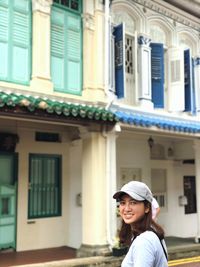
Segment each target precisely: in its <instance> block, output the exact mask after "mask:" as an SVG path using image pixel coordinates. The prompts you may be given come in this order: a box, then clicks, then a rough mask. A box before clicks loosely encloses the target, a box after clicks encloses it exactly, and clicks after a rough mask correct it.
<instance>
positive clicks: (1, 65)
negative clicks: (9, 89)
mask: <svg viewBox="0 0 200 267" xmlns="http://www.w3.org/2000/svg"><path fill="white" fill-rule="evenodd" d="M8 25H9V12H8V0H7V1H4V5H3V3H1V2H0V79H1V80H6V79H8V39H9V34H8Z"/></svg>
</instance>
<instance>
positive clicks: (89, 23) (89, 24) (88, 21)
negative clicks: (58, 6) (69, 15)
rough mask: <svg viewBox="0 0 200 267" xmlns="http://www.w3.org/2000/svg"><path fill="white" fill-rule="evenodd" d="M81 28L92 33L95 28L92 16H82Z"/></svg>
mask: <svg viewBox="0 0 200 267" xmlns="http://www.w3.org/2000/svg"><path fill="white" fill-rule="evenodd" d="M83 28H87V29H89V30H91V31H94V28H95V21H94V16H92V15H90V14H88V13H85V14H84V15H83Z"/></svg>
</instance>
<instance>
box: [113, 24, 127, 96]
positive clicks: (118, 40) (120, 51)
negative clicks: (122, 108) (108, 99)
mask: <svg viewBox="0 0 200 267" xmlns="http://www.w3.org/2000/svg"><path fill="white" fill-rule="evenodd" d="M113 35H114V37H115V91H116V95H117V97H118V98H123V97H124V91H125V31H124V24H119V25H117V26H115V27H114V31H113Z"/></svg>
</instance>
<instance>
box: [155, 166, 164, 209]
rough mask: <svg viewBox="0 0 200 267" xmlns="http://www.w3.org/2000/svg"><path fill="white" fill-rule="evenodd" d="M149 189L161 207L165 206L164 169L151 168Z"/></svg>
mask: <svg viewBox="0 0 200 267" xmlns="http://www.w3.org/2000/svg"><path fill="white" fill-rule="evenodd" d="M151 189H152V193H153V195H154V197H155V199H156V200H157V201H158V203H159V206H160V207H161V208H165V209H166V208H167V185H166V170H165V169H152V170H151Z"/></svg>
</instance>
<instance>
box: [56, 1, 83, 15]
mask: <svg viewBox="0 0 200 267" xmlns="http://www.w3.org/2000/svg"><path fill="white" fill-rule="evenodd" d="M54 3H55V4H56V3H57V4H59V5H61V6H63V7H66V8H69V9H71V10H75V11H79V12H80V11H81V1H80V0H54Z"/></svg>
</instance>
